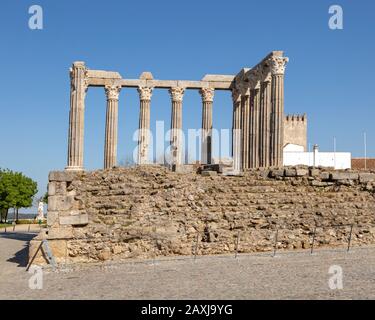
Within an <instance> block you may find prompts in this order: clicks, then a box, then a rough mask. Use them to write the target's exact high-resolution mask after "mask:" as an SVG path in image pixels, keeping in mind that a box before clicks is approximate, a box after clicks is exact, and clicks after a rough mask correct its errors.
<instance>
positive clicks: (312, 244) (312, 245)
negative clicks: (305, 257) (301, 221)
mask: <svg viewBox="0 0 375 320" xmlns="http://www.w3.org/2000/svg"><path fill="white" fill-rule="evenodd" d="M315 234H316V226H315V228H314V234H313V239H312V243H311V251H310V254H313V251H314V242H315Z"/></svg>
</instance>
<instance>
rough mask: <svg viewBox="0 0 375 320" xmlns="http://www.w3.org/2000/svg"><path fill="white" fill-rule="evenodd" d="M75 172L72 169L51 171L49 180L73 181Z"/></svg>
mask: <svg viewBox="0 0 375 320" xmlns="http://www.w3.org/2000/svg"><path fill="white" fill-rule="evenodd" d="M74 177H75V174H74V172H71V171H51V172H50V173H49V176H48V180H49V181H65V182H71V181H73V180H74Z"/></svg>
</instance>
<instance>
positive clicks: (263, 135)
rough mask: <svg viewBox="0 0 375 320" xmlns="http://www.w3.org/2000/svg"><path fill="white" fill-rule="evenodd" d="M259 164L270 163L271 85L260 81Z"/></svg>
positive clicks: (264, 165) (265, 165) (263, 165)
mask: <svg viewBox="0 0 375 320" xmlns="http://www.w3.org/2000/svg"><path fill="white" fill-rule="evenodd" d="M260 121H261V122H260V125H261V127H260V166H261V167H268V166H269V164H270V121H271V85H270V82H262V83H261V89H260Z"/></svg>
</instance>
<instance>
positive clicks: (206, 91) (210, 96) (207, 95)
mask: <svg viewBox="0 0 375 320" xmlns="http://www.w3.org/2000/svg"><path fill="white" fill-rule="evenodd" d="M199 93H200V94H201V96H202V101H203V102H213V101H214V93H215V89H213V88H202V89H200V90H199Z"/></svg>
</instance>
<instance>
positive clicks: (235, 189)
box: [29, 166, 375, 264]
mask: <svg viewBox="0 0 375 320" xmlns="http://www.w3.org/2000/svg"><path fill="white" fill-rule="evenodd" d="M374 192H375V173H374V172H363V171H337V170H330V169H328V168H322V169H319V168H308V167H286V168H278V169H254V170H249V171H247V172H244V174H243V175H241V176H237V177H232V176H223V175H212V176H204V175H201V174H196V173H175V172H171V171H170V170H168V169H167V168H165V167H163V166H136V167H133V168H114V169H112V170H97V171H89V172H85V171H76V172H71V171H60V172H56V171H55V172H51V173H50V175H49V185H48V194H49V198H48V215H47V224H48V229H47V230H43V231H42V232H41V233H40V234H39V235H38V236H37V237H36V238H34V239H33V240H32V241H31V245H30V251H29V257H30V258H31V257H33V255H34V253H35V250H36V248H38V246H39V245H40V241H41V239H48V243H49V246H50V248H51V251H52V253H53V255H54V257H55V260H56V262H57V263H59V264H63V263H74V262H93V261H102V260H111V259H113V260H117V259H127V258H149V259H152V258H154V257H157V256H173V255H192V254H194V252H195V251H194V250H195V243H196V242H195V241H196V238H197V235H198V237H199V243H198V249H199V250H198V254H199V255H201V254H220V253H230V252H232V253H233V254H234V251H235V244H236V241H235V240H236V237H237V236H238V232H240V234H239V236H240V252H254V251H269V252H271V250H272V249H273V245H274V239H275V232H276V229H278V230H279V238H278V241H279V243H280V247H279V248H285V249H301V248H309V247H310V244H311V239H312V236H313V232H314V230H315V228H316V227H318V228H319V229H317V234H316V239H315V241H316V242H315V245H314V247H315V246H316V247H321V246H337V245H339V246H342V247H344V248H346V247H347V244H348V239H349V237H350V234H351V232H350V229H351V228H350V225H352V224H353V225H354V228H353V230H352V231H353V233H352V237H351V239H352V245H355V246H357V245H361V244H363V245H365V244H374V243H375V227H374V225H375V217H374V214H373V213H374V210H375V198H374V195H375V194H374ZM322 228H324V230H323V229H322ZM46 231H48V232H46ZM43 261H44V259H43V255H42V254H41V252H39V255H38V256H37V259H36V261H35V262H36V263H43Z"/></svg>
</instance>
